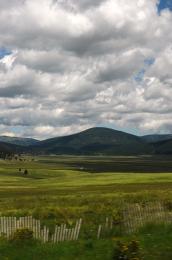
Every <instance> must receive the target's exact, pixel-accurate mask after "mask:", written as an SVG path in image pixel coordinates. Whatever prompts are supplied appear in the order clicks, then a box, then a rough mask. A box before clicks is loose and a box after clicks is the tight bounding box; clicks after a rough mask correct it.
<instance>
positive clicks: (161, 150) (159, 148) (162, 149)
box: [153, 139, 172, 155]
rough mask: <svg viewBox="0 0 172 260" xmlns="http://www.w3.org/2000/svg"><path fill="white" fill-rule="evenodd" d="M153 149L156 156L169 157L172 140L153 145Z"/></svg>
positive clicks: (171, 151) (171, 152)
mask: <svg viewBox="0 0 172 260" xmlns="http://www.w3.org/2000/svg"><path fill="white" fill-rule="evenodd" d="M153 147H154V150H155V153H156V154H164V155H165V154H166V155H170V154H172V139H170V140H165V141H161V142H157V143H154V144H153Z"/></svg>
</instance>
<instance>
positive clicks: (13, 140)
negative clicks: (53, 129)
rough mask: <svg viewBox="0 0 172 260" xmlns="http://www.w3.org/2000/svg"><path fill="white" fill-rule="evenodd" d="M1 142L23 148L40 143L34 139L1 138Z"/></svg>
mask: <svg viewBox="0 0 172 260" xmlns="http://www.w3.org/2000/svg"><path fill="white" fill-rule="evenodd" d="M0 142H4V143H9V144H15V145H21V146H30V145H33V144H36V143H37V142H38V140H36V139H33V138H22V137H10V136H0Z"/></svg>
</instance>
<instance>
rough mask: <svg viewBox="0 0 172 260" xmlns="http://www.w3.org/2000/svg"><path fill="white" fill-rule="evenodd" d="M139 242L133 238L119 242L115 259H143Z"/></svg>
mask: <svg viewBox="0 0 172 260" xmlns="http://www.w3.org/2000/svg"><path fill="white" fill-rule="evenodd" d="M141 259H142V257H141V253H140V247H139V242H138V241H135V240H132V241H131V242H129V243H122V242H120V241H119V242H117V245H116V247H115V250H114V254H113V260H141Z"/></svg>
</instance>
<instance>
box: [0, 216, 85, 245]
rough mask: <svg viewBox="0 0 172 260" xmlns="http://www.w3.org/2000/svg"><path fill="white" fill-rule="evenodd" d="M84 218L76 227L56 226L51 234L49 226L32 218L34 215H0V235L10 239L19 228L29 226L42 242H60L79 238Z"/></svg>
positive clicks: (34, 235) (35, 236)
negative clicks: (18, 216)
mask: <svg viewBox="0 0 172 260" xmlns="http://www.w3.org/2000/svg"><path fill="white" fill-rule="evenodd" d="M81 224H82V219H79V220H78V221H77V222H76V225H75V227H73V228H67V225H66V224H62V225H60V226H55V231H54V233H53V234H50V231H49V228H48V227H46V226H43V227H41V223H40V220H37V219H34V218H32V216H26V217H20V218H19V219H17V218H16V217H0V236H5V237H6V238H7V239H9V238H10V237H11V236H12V234H14V232H15V231H16V230H18V229H23V228H28V229H29V230H32V231H33V237H34V238H35V239H39V240H41V241H42V242H44V243H46V242H53V243H59V242H61V241H71V240H78V238H79V233H80V229H81Z"/></svg>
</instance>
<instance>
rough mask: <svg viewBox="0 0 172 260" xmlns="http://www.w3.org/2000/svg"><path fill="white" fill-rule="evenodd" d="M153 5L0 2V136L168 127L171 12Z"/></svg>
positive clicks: (137, 1) (83, 0)
mask: <svg viewBox="0 0 172 260" xmlns="http://www.w3.org/2000/svg"><path fill="white" fill-rule="evenodd" d="M156 3H157V1H156V0H152V1H147V0H133V1H130V2H129V1H127V0H120V1H117V0H101V1H100V0H99V1H97V0H95V1H90V0H79V1H74V0H64V1H62V0H58V1H57V0H56V1H52V0H37V1H34V0H25V1H23V0H14V1H10V3H6V2H5V1H1V0H0V43H1V46H2V47H5V48H7V49H10V50H11V51H12V54H11V55H10V56H8V57H7V56H6V57H4V58H3V59H1V60H0V133H10V134H18V135H24V136H34V137H37V138H45V137H49V136H56V135H63V134H68V133H72V132H77V131H80V130H83V129H85V128H88V127H91V126H95V125H111V126H114V127H116V128H118V129H119V128H121V129H123V128H124V129H125V128H127V129H129V128H130V129H136V130H137V131H138V133H149V132H151V131H153V132H170V131H171V130H170V129H171V127H172V122H171V114H172V105H171V104H172V90H171V89H172V88H171V86H172V75H171V69H172V63H171V60H172V59H171V58H172V47H171V41H172V33H171V23H172V13H171V12H170V11H169V10H165V11H163V12H162V13H161V15H159V14H158V13H157V7H156ZM150 58H154V59H155V62H154V63H153V64H151V65H150V66H145V61H146V60H148V59H150ZM138 75H141V76H140V80H137V77H138Z"/></svg>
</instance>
